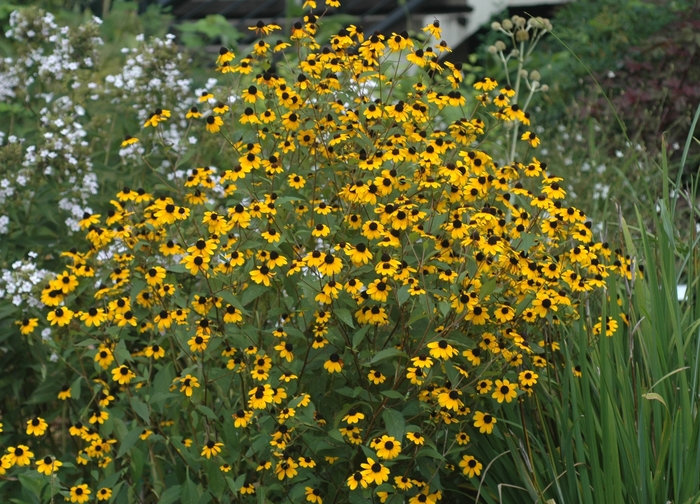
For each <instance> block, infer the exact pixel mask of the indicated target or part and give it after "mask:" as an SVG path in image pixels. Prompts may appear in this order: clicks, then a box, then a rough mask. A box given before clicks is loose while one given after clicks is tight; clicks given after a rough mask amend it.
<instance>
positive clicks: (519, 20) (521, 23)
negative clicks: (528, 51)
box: [512, 16, 527, 28]
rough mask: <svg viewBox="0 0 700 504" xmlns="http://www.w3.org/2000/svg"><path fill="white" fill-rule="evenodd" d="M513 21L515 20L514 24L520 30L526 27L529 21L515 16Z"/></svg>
mask: <svg viewBox="0 0 700 504" xmlns="http://www.w3.org/2000/svg"><path fill="white" fill-rule="evenodd" d="M512 20H513V23H515V26H517V27H519V28H522V27H524V26H525V23H526V22H527V20H526V19H525V18H524V17H522V16H513V17H512Z"/></svg>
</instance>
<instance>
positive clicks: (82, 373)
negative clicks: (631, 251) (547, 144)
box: [0, 2, 630, 503]
mask: <svg viewBox="0 0 700 504" xmlns="http://www.w3.org/2000/svg"><path fill="white" fill-rule="evenodd" d="M327 3H329V4H330V5H331V6H337V5H336V4H337V2H327ZM306 4H308V7H309V8H310V9H313V8H315V7H316V5H315V2H306ZM311 4H313V5H311ZM320 22H321V18H320V17H317V16H315V15H314V14H311V13H309V14H307V15H305V16H304V18H303V20H300V21H297V22H296V23H294V24H293V26H292V30H291V33H290V34H289V36H288V37H287V38H284V36H281V35H280V34H279V33H278V32H279V30H280V27H279V26H277V25H272V24H267V25H266V24H265V23H262V22H259V23H258V24H257V25H255V26H254V27H251V31H254V32H255V33H257V34H258V35H259V36H260V38H259V40H257V41H256V42H255V43H254V44H253V46H252V47H251V53H250V55H247V56H243V57H240V56H237V55H235V54H234V53H233V52H231V51H230V50H229V49H227V48H222V49H221V51H220V54H219V56H218V58H217V60H216V65H217V71H218V72H220V73H221V77H222V79H223V81H224V82H223V83H222V86H221V88H220V89H210V90H207V91H205V92H204V93H202V96H201V99H200V100H199V103H200V106H199V108H197V107H193V109H192V110H191V111H190V112H191V113H190V114H188V117H187V120H188V121H190V122H191V129H192V130H193V131H194V130H197V129H198V130H200V131H201V132H202V133H203V134H205V135H208V136H209V137H210V138H209V139H210V140H211V141H215V142H217V144H218V149H219V150H220V151H221V152H223V153H224V154H223V155H224V157H225V159H226V163H224V164H222V165H221V166H218V167H213V166H207V165H206V159H207V156H208V153H207V152H206V151H199V152H196V153H195V154H194V156H192V157H189V158H188V160H186V161H182V162H181V164H180V165H178V164H177V163H178V162H179V160H174V162H173V163H172V166H180V168H181V169H185V168H187V177H186V179H185V180H183V181H182V183H181V184H179V185H177V184H176V183H170V182H168V183H164V184H161V185H160V186H159V187H155V186H154V187H151V188H149V189H148V190H143V189H139V190H134V189H130V188H129V187H124V188H122V189H121V190H120V191H119V193H118V194H117V195H116V198H115V199H114V200H113V201H112V202H111V204H112V209H111V210H110V211H109V212H108V213H106V214H105V217H104V218H103V217H102V216H101V215H90V216H86V220H85V222H81V226H82V227H83V228H84V230H85V231H86V240H87V244H86V245H85V246H83V247H77V248H76V249H74V250H72V251H70V252H66V253H65V254H64V255H65V257H66V260H67V261H66V262H67V264H66V269H65V271H63V272H62V273H60V274H59V275H57V276H56V278H55V280H53V281H51V282H50V283H49V284H48V285H47V286H46V289H45V291H44V296H43V298H44V299H43V301H44V303H45V304H46V305H47V306H48V307H49V308H47V311H46V321H47V323H49V324H51V325H57V326H58V327H59V328H61V330H63V331H64V332H65V334H66V335H67V336H66V337H67V338H70V339H69V340H70V341H72V342H73V345H75V346H74V347H71V349H70V352H68V351H67V352H66V353H65V354H64V355H62V356H61V358H62V359H69V360H70V359H72V361H71V362H74V363H78V364H74V365H72V366H71V368H72V369H73V370H74V371H75V372H76V373H78V374H77V375H76V376H74V377H73V379H76V378H82V380H83V381H82V383H83V389H82V392H81V391H80V388H75V387H73V388H71V387H64V390H63V391H62V392H63V395H64V397H62V399H64V400H67V401H70V403H71V404H74V405H75V406H76V407H74V408H71V409H70V410H69V411H70V413H69V417H70V418H65V419H64V420H65V421H66V422H69V423H70V425H71V427H70V432H69V434H70V436H72V437H73V438H74V439H75V441H74V442H75V444H76V446H78V447H79V450H80V451H79V452H78V453H77V460H76V462H75V465H76V466H77V467H78V469H77V471H80V470H81V469H80V468H82V467H84V468H85V475H86V476H87V475H89V474H92V475H93V476H92V478H94V475H95V474H97V475H100V478H104V479H105V480H106V479H107V478H108V476H109V475H112V474H122V473H119V471H124V473H123V476H122V475H120V476H117V477H115V478H112V479H110V480H109V481H108V484H106V485H105V484H104V482H103V481H99V480H98V481H93V480H92V479H91V480H90V481H89V483H90V485H89V487H90V488H103V490H100V491H98V492H97V494H96V496H97V498H98V499H101V496H104V495H107V497H106V498H109V497H110V495H111V491H109V490H105V488H106V487H114V485H115V484H116V483H117V482H119V481H128V482H129V485H136V484H137V483H135V481H139V480H140V483H138V484H140V485H143V486H144V487H145V488H146V490H145V491H144V493H146V494H148V493H149V492H155V493H156V494H157V492H160V491H162V489H163V488H164V485H165V487H166V488H167V487H168V486H172V485H173V484H179V485H183V489H185V487H187V488H190V487H189V486H191V485H195V488H196V482H197V481H201V482H206V483H205V486H204V487H203V488H202V489H201V490H202V491H204V492H211V493H212V495H214V496H215V497H217V499H222V498H224V497H222V496H226V497H225V499H228V500H225V502H228V501H229V500H231V499H242V500H246V499H248V500H250V501H251V502H252V501H254V500H255V499H256V498H257V497H256V494H259V493H261V492H262V493H265V494H266V495H267V497H268V498H269V499H272V500H277V499H278V497H280V496H281V495H283V494H286V493H287V492H291V493H290V495H296V496H297V497H298V499H297V500H302V499H305V500H306V501H308V502H318V503H321V502H323V499H331V497H332V496H333V495H334V494H337V493H340V494H342V495H346V494H347V493H348V492H360V493H364V494H365V496H369V494H370V493H372V492H374V493H376V495H377V497H378V498H379V499H380V500H381V502H384V501H385V500H387V499H388V498H389V497H390V496H391V495H392V494H402V495H404V497H402V499H405V500H402V502H405V501H406V500H407V501H408V502H410V503H416V502H436V501H438V500H440V499H442V498H443V496H445V495H447V496H450V498H451V499H452V498H453V497H452V495H453V494H451V493H450V491H451V489H456V488H457V486H463V485H465V484H466V485H471V484H475V483H474V482H475V481H476V480H474V482H472V483H470V480H471V479H473V478H478V477H479V475H480V474H481V471H482V469H483V467H484V465H486V464H487V463H488V461H486V460H477V458H476V457H475V456H474V453H476V449H475V447H476V446H478V443H479V439H480V437H481V436H483V435H489V434H492V433H493V432H494V431H498V429H499V426H500V425H499V423H498V416H499V411H500V410H501V408H508V407H513V403H514V402H515V403H517V401H520V400H527V398H528V396H530V395H531V394H533V393H536V391H537V383H538V379H540V380H541V379H543V377H544V376H547V375H548V374H549V373H550V370H551V369H553V368H552V365H551V363H550V357H551V355H550V354H551V352H552V351H554V350H555V349H556V342H554V341H551V339H549V338H551V333H550V332H548V331H546V330H545V329H546V328H547V327H551V326H552V325H555V324H566V323H568V322H569V321H571V320H574V319H577V318H578V317H579V309H580V306H581V300H583V299H585V298H586V296H588V295H589V294H590V293H591V292H593V291H596V290H598V289H602V288H603V287H604V286H605V282H606V278H607V277H608V276H609V275H621V276H629V275H630V265H629V262H628V261H627V262H626V261H625V259H624V258H623V257H617V255H614V254H613V252H612V251H611V250H610V249H609V247H608V245H607V244H605V243H600V242H598V241H596V240H595V238H594V233H593V231H592V225H591V222H589V221H588V220H587V219H586V215H585V213H584V212H583V211H582V210H580V209H578V208H574V207H571V206H568V205H567V204H566V203H565V197H566V190H565V189H564V186H563V185H562V179H561V178H560V177H558V176H557V175H556V168H554V167H549V166H547V165H546V163H545V162H544V161H543V160H541V159H538V158H536V157H534V156H533V155H532V151H531V150H532V149H534V148H536V147H537V146H538V144H539V142H540V139H539V138H538V137H537V135H535V133H530V132H529V131H528V132H527V133H524V134H523V135H522V138H521V139H522V140H523V142H521V147H522V148H523V149H528V150H527V152H528V157H527V158H523V159H507V160H505V162H503V161H501V162H498V160H497V159H496V158H495V157H494V154H493V153H489V152H486V151H485V150H484V149H483V148H482V141H483V139H484V137H485V135H486V134H487V133H489V132H491V131H496V132H497V131H499V130H498V128H499V126H500V125H501V124H503V123H519V124H524V125H525V126H527V125H529V124H530V122H531V121H532V118H530V117H529V115H526V114H525V113H524V112H523V109H521V108H519V107H518V106H517V103H515V102H514V101H513V100H514V98H513V96H514V93H512V89H511V88H510V86H505V87H503V86H499V83H498V82H496V81H495V80H493V79H489V78H483V79H482V80H479V81H477V82H476V83H474V84H473V86H467V85H466V84H465V83H464V78H465V76H464V73H463V70H462V68H461V67H460V65H456V64H452V63H449V62H445V61H442V60H440V55H441V54H442V53H443V52H448V51H449V47H448V46H447V44H446V43H445V42H442V41H441V30H440V26H439V23H438V22H434V23H432V24H430V25H429V26H427V27H426V28H425V30H423V32H422V33H421V35H420V36H419V37H410V36H409V35H408V34H407V33H401V34H399V33H392V34H390V35H389V34H386V35H384V34H379V33H374V34H368V33H364V32H363V31H362V29H361V28H360V27H357V26H354V25H351V26H349V27H347V28H345V29H342V30H340V31H339V32H338V33H337V34H335V35H333V36H332V37H331V38H330V41H329V43H328V44H327V45H322V44H321V43H320V42H319V41H317V40H316V39H315V38H314V36H315V34H316V32H317V30H318V27H319V23H320ZM275 40H278V41H275ZM280 56H282V58H280ZM273 61H275V62H276V63H275V66H274V69H273V66H272V63H273ZM284 61H287V62H290V63H288V64H286V65H285V64H284ZM410 74H415V75H414V76H413V77H408V75H410ZM231 90H233V91H231ZM226 93H232V94H233V95H234V96H235V98H236V100H235V101H231V100H227V99H224V97H225V96H228V95H227V94H226ZM217 100H221V101H217ZM209 103H212V106H211V110H207V109H206V107H207V104H209ZM172 105H173V104H167V103H163V104H162V107H163V108H159V109H157V110H155V111H154V112H153V114H152V115H151V116H149V119H148V121H147V122H146V123H145V126H144V129H143V131H142V134H141V135H140V141H141V143H142V144H143V143H145V140H146V139H148V138H151V136H152V138H153V141H154V142H155V143H156V144H158V142H159V141H162V138H163V137H162V136H161V135H159V133H158V130H159V128H161V127H163V126H162V123H167V121H172V120H174V119H176V118H175V117H172V116H171V113H170V112H169V110H170V109H172ZM448 117H449V118H451V119H449V120H448V119H446V118H448ZM135 142H136V139H135V137H128V140H127V141H125V145H124V147H126V148H130V147H132V146H134V145H135ZM161 147H162V148H163V149H164V150H165V151H166V152H167V146H166V145H165V144H161ZM198 159H199V160H201V162H197V161H193V160H198ZM144 161H145V159H144ZM35 325H36V321H34V320H28V321H26V322H20V326H21V327H23V328H28V327H30V326H32V327H31V329H32V330H33V328H34V327H33V326H35ZM600 326H601V324H600V323H599V324H598V325H597V326H596V331H597V332H598V333H600V331H601V327H600ZM614 327H616V325H613V324H612V323H610V324H608V328H609V329H610V330H614ZM23 332H24V330H23ZM30 332H31V330H29V329H28V330H27V333H30ZM543 334H544V335H545V336H546V337H545V340H544V341H542V340H543V338H542V335H543ZM68 335H69V336H68ZM67 341H68V340H67ZM540 343H541V344H540ZM86 386H87V387H86ZM71 392H72V394H71ZM76 394H77V395H76ZM90 394H91V395H90ZM46 428H47V425H46V422H44V421H43V419H37V420H31V419H30V420H29V422H28V424H27V429H28V432H29V434H31V435H33V436H40V437H41V436H42V435H44V431H45V430H46ZM30 431H31V432H30ZM372 454H374V455H372ZM54 455H56V456H57V457H58V458H59V459H63V462H64V463H65V462H67V461H68V459H67V457H66V455H67V454H54ZM370 455H372V456H370ZM32 457H33V454H32V453H31V452H30V451H29V450H28V448H27V447H26V446H23V447H19V448H10V449H8V453H7V454H6V455H5V456H3V458H2V469H0V471H2V473H4V472H5V471H6V470H9V469H10V468H11V467H13V466H15V465H17V466H27V465H29V464H30V462H31V463H33V460H30V459H31V458H32ZM144 457H146V458H148V457H150V458H149V460H151V463H152V464H154V465H155V468H154V470H153V471H142V472H139V473H138V475H135V474H133V472H134V471H136V470H137V469H135V468H134V465H136V467H138V464H137V463H136V462H133V461H135V460H141V461H143V460H144ZM55 460H56V459H53V458H51V457H49V458H46V459H45V462H44V465H43V466H41V467H40V470H42V471H44V472H46V473H47V474H50V473H51V471H57V470H58V468H59V466H60V462H59V463H56V462H55ZM130 461H132V462H130ZM141 463H142V462H141ZM130 464H131V465H130ZM331 466H332V467H331ZM184 467H187V472H186V471H185V470H184ZM219 468H221V471H219ZM90 470H92V471H93V472H92V473H90ZM63 471H65V468H62V469H61V471H59V474H60V473H62V472H63ZM95 471H97V472H95ZM0 474H1V473H0ZM76 474H77V473H76ZM336 476H337V477H336ZM122 478H123V479H122ZM158 478H162V480H160V481H157V479H158ZM76 480H77V477H76ZM193 482H195V483H193ZM188 485H189V486H188ZM66 488H70V490H67V491H66V492H65V495H66V497H67V498H68V499H70V500H71V501H73V502H83V501H84V500H86V499H87V498H88V495H89V494H90V490H89V488H88V485H86V484H80V485H75V486H74V485H73V484H72V483H71V482H68V483H67V486H66ZM183 491H184V490H183ZM232 492H235V495H234V494H233V493H232ZM455 495H456V494H455ZM454 498H456V497H454ZM331 500H332V499H331ZM341 500H342V501H347V497H343V498H342V499H341ZM448 501H449V499H448Z"/></svg>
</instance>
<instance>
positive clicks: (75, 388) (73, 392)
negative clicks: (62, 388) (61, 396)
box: [70, 376, 83, 399]
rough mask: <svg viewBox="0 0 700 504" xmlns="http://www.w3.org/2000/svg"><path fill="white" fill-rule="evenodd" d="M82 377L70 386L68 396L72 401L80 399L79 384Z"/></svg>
mask: <svg viewBox="0 0 700 504" xmlns="http://www.w3.org/2000/svg"><path fill="white" fill-rule="evenodd" d="M82 379H83V377H82V376H79V377H78V378H76V379H75V381H74V382H73V383H72V384H71V386H70V396H71V398H73V399H78V398H80V382H81V381H82Z"/></svg>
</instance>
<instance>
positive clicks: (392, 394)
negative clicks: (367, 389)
mask: <svg viewBox="0 0 700 504" xmlns="http://www.w3.org/2000/svg"><path fill="white" fill-rule="evenodd" d="M380 394H382V395H383V396H384V397H388V398H389V399H404V398H405V396H404V395H403V394H402V393H401V392H399V391H398V390H382V391H381V392H380Z"/></svg>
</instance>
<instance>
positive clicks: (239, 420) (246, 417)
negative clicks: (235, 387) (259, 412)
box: [231, 409, 253, 429]
mask: <svg viewBox="0 0 700 504" xmlns="http://www.w3.org/2000/svg"><path fill="white" fill-rule="evenodd" d="M231 416H232V418H233V426H234V427H236V428H237V429H243V428H245V427H247V426H248V424H249V423H250V421H251V419H252V418H253V412H252V411H245V410H242V409H241V410H238V411H237V412H236V413H234V414H233V415H231Z"/></svg>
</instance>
